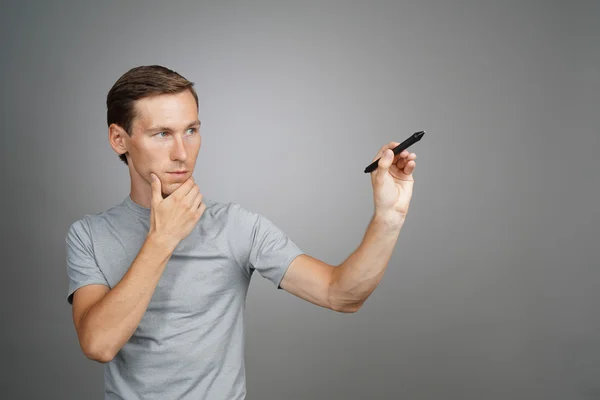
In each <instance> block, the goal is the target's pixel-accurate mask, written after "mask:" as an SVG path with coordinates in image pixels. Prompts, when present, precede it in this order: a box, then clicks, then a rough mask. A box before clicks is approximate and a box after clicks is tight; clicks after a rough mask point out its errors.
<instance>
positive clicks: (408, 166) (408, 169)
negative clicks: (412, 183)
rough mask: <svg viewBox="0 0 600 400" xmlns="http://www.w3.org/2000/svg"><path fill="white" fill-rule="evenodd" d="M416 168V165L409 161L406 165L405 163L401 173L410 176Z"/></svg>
mask: <svg viewBox="0 0 600 400" xmlns="http://www.w3.org/2000/svg"><path fill="white" fill-rule="evenodd" d="M416 166H417V163H416V162H414V161H412V160H411V161H409V162H408V163H406V166H405V167H404V170H403V171H402V172H404V173H405V174H406V175H410V174H412V173H413V171H414V170H415V167H416Z"/></svg>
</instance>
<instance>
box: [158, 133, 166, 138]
mask: <svg viewBox="0 0 600 400" xmlns="http://www.w3.org/2000/svg"><path fill="white" fill-rule="evenodd" d="M162 134H165V135H166V134H167V132H158V133H157V134H156V135H157V136H160V135H162ZM161 137H164V136H161Z"/></svg>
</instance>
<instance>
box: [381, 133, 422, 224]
mask: <svg viewBox="0 0 600 400" xmlns="http://www.w3.org/2000/svg"><path fill="white" fill-rule="evenodd" d="M399 144H400V143H398V142H390V143H388V144H387V145H385V146H383V147H382V148H381V149H380V150H379V153H377V155H376V156H375V157H374V158H373V161H375V160H377V159H378V158H380V157H381V159H380V160H379V163H378V167H377V169H376V170H375V171H373V172H371V183H372V185H373V199H374V202H375V215H376V216H380V217H383V218H385V219H386V220H387V221H388V222H390V223H398V224H401V223H402V222H403V221H404V219H405V218H406V214H407V213H408V207H409V204H410V199H411V197H412V193H413V185H414V181H415V180H414V178H413V175H412V173H413V171H414V170H415V167H416V165H417V163H416V161H415V159H416V158H417V155H416V154H415V153H409V152H408V150H403V151H402V152H401V153H400V154H398V155H394V152H393V151H392V150H391V149H393V148H394V147H396V146H398V145H399Z"/></svg>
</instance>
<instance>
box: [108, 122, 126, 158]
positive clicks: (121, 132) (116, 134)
mask: <svg viewBox="0 0 600 400" xmlns="http://www.w3.org/2000/svg"><path fill="white" fill-rule="evenodd" d="M126 136H128V135H127V132H125V129H123V128H121V127H120V126H119V125H117V124H110V126H109V127H108V143H109V144H110V147H112V148H113V150H114V151H115V152H116V153H117V154H118V155H121V154H125V153H127V142H126V138H125V137H126Z"/></svg>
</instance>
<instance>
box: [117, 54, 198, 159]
mask: <svg viewBox="0 0 600 400" xmlns="http://www.w3.org/2000/svg"><path fill="white" fill-rule="evenodd" d="M193 86H194V83H193V82H190V81H188V80H187V79H185V78H184V77H183V76H181V75H179V74H178V73H177V72H175V71H172V70H170V69H168V68H166V67H163V66H161V65H143V66H139V67H135V68H132V69H130V70H129V71H127V72H126V73H125V74H123V75H122V76H121V77H120V78H119V79H118V80H117V81H116V82H115V84H114V85H113V87H112V88H111V89H110V91H109V92H108V95H107V96H106V122H107V123H108V126H110V125H111V124H117V125H119V126H120V127H121V128H123V129H124V130H125V131H126V132H127V134H128V135H129V136H131V135H132V134H133V132H132V131H131V125H132V124H133V119H134V118H135V117H136V114H135V107H134V106H135V101H136V100H139V99H141V98H144V97H149V96H155V95H159V94H177V93H181V92H183V91H184V90H189V91H190V92H191V93H192V95H193V96H194V99H196V107H198V94H197V93H196V91H195V90H194V87H193ZM119 158H120V159H121V161H123V162H124V163H125V164H127V157H126V154H121V155H119Z"/></svg>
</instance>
